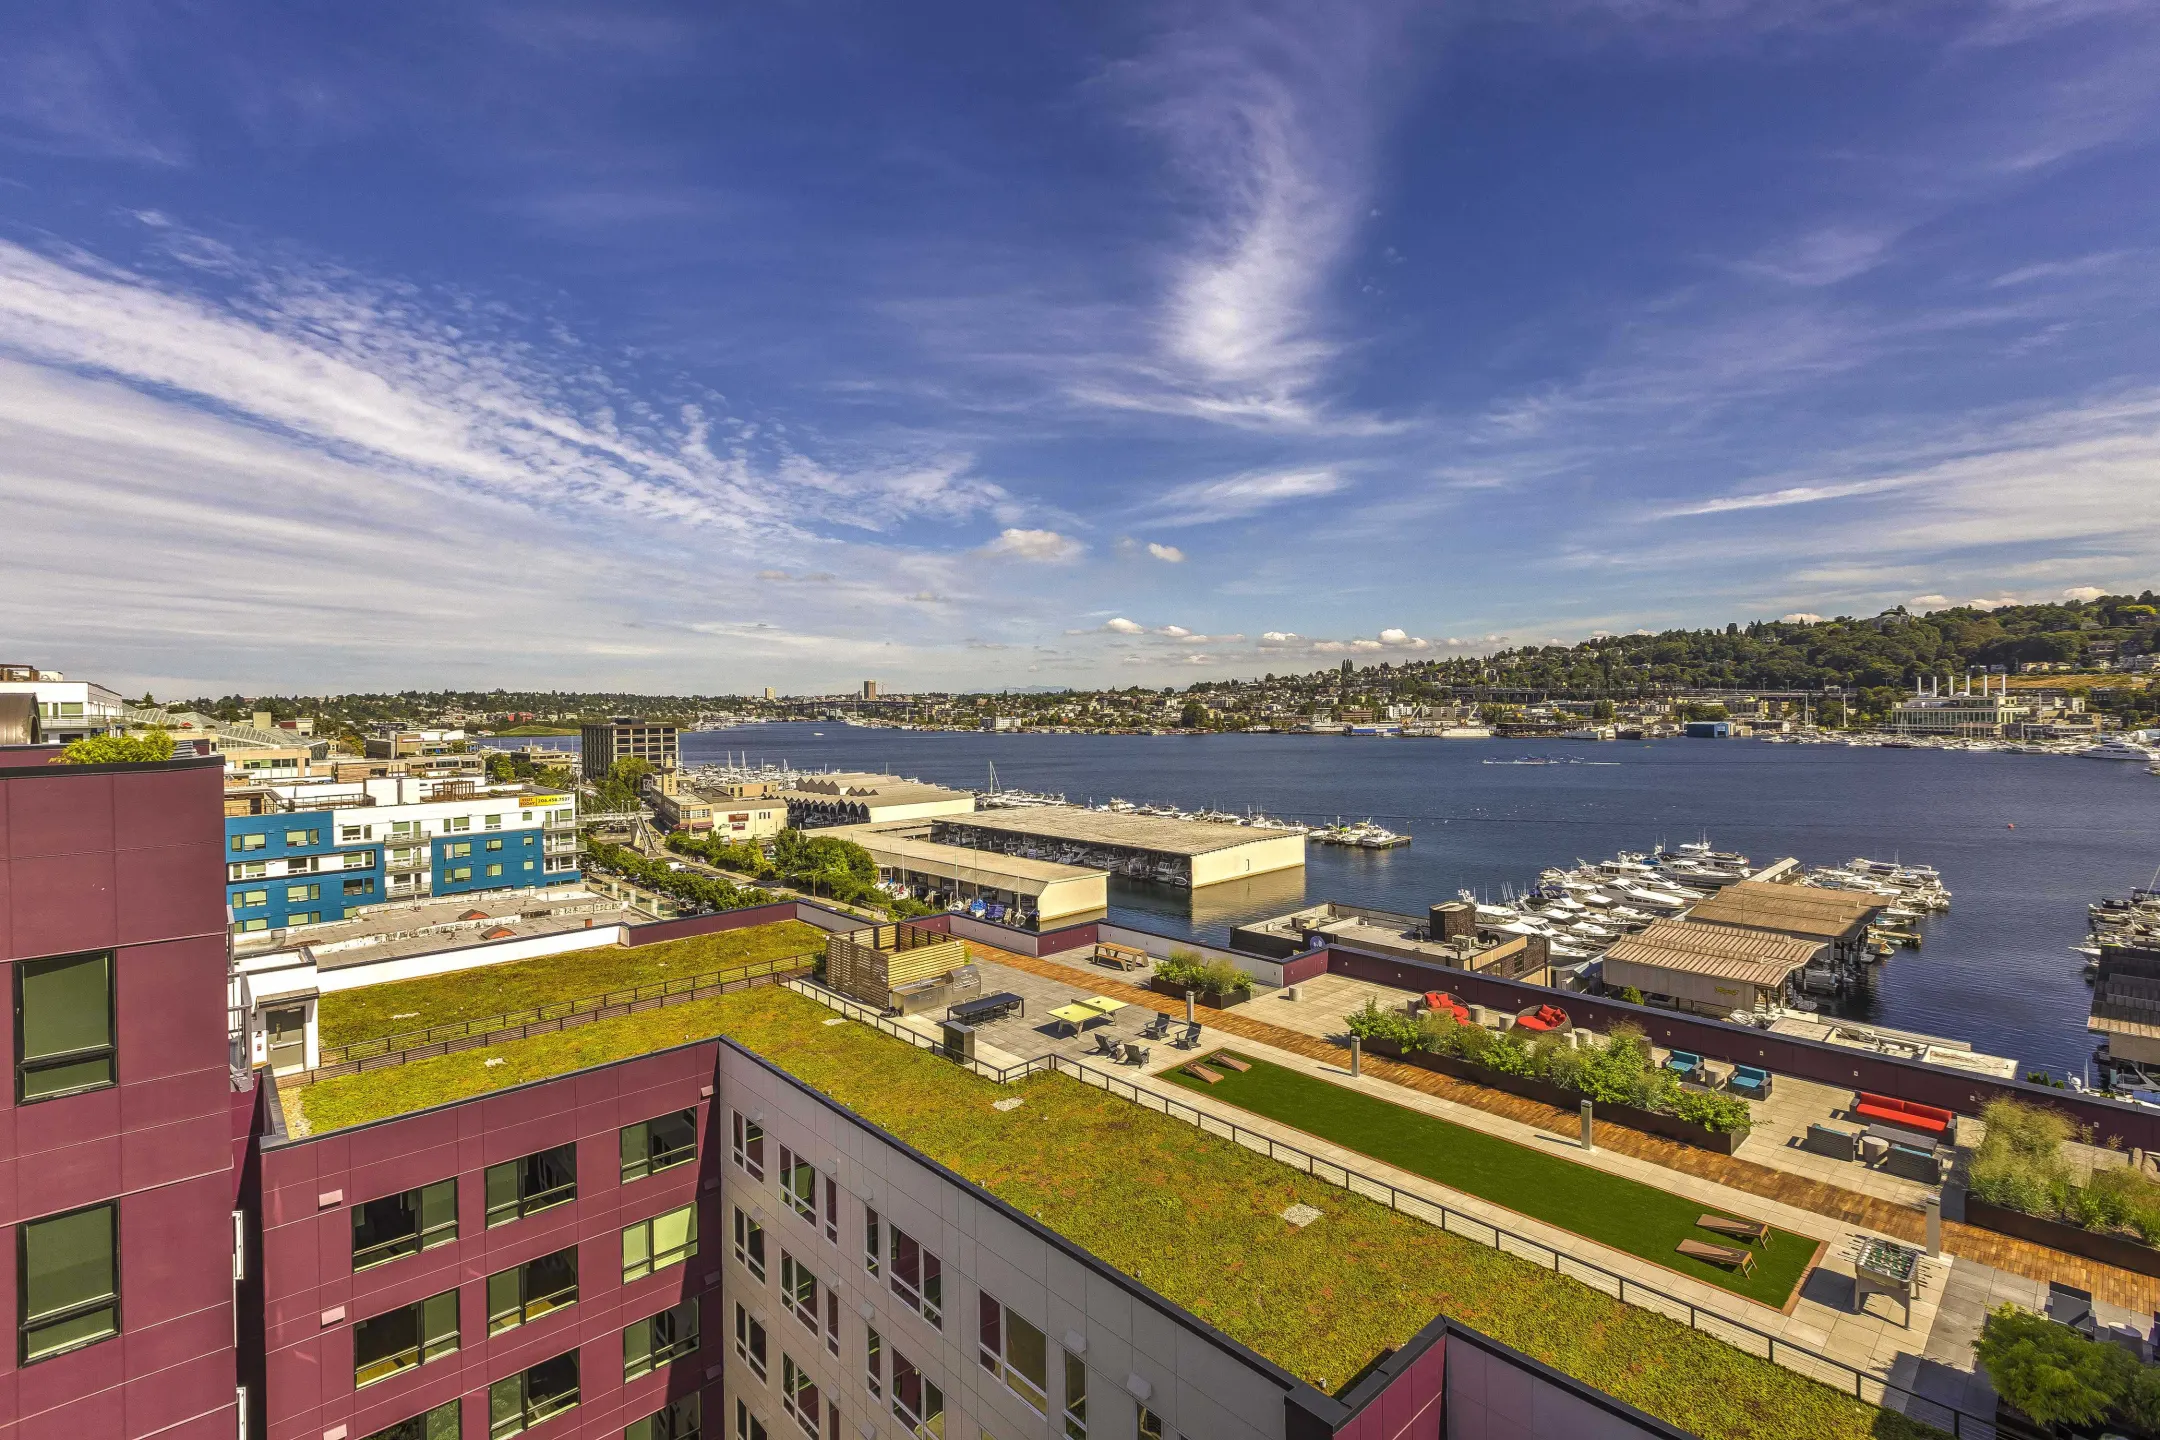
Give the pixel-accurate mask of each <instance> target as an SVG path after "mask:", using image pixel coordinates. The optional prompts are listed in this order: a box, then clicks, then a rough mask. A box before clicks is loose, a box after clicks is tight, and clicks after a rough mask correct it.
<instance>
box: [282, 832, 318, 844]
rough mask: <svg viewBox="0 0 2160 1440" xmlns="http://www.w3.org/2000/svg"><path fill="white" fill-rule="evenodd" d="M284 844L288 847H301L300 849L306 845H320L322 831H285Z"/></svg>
mask: <svg viewBox="0 0 2160 1440" xmlns="http://www.w3.org/2000/svg"><path fill="white" fill-rule="evenodd" d="M285 843H286V845H288V846H301V847H304V846H308V845H320V844H322V831H320V830H287V831H286V832H285Z"/></svg>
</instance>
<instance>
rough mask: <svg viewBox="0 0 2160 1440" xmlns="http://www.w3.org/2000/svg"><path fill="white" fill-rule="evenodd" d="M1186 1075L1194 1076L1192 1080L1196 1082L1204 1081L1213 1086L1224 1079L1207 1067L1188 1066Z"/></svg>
mask: <svg viewBox="0 0 2160 1440" xmlns="http://www.w3.org/2000/svg"><path fill="white" fill-rule="evenodd" d="M1185 1073H1186V1074H1187V1075H1190V1076H1192V1078H1193V1079H1195V1080H1204V1081H1206V1082H1207V1083H1208V1084H1210V1085H1213V1084H1215V1083H1217V1082H1218V1081H1220V1080H1221V1079H1222V1076H1220V1075H1218V1074H1216V1073H1215V1072H1214V1071H1213V1070H1210V1069H1208V1068H1207V1066H1205V1065H1187V1066H1186V1067H1185Z"/></svg>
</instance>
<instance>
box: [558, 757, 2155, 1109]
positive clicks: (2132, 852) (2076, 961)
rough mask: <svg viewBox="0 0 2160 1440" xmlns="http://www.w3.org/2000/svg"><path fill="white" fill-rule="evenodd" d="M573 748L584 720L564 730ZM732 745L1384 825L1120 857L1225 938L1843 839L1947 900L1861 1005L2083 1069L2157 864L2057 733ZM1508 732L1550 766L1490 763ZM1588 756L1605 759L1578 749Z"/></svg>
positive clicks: (2151, 808) (1183, 914)
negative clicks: (1600, 871) (2078, 951)
mask: <svg viewBox="0 0 2160 1440" xmlns="http://www.w3.org/2000/svg"><path fill="white" fill-rule="evenodd" d="M567 743H568V744H569V745H570V746H571V747H573V748H574V747H575V745H576V741H575V740H570V741H568V742H567ZM730 751H733V752H745V751H747V752H748V754H749V756H750V758H751V759H752V760H753V761H761V760H772V761H780V760H783V759H784V760H786V761H788V762H790V763H792V764H793V765H795V766H796V767H797V768H798V769H822V768H825V767H828V766H830V767H833V768H837V769H848V770H883V771H894V772H897V773H900V774H903V775H913V776H917V777H919V778H921V779H924V780H929V781H933V782H936V783H939V784H944V785H952V786H958V787H963V788H971V789H972V788H980V787H982V786H983V785H985V784H986V783H987V782H988V779H989V766H990V764H991V763H992V762H995V763H996V765H997V775H998V780H999V782H1000V783H1001V784H1002V785H1004V786H1005V787H1007V788H1010V789H1027V790H1049V791H1062V792H1064V794H1065V795H1066V796H1067V797H1068V798H1069V799H1072V800H1074V801H1076V802H1085V801H1088V800H1090V799H1093V800H1097V801H1100V800H1107V799H1109V798H1110V797H1111V796H1113V795H1116V796H1122V797H1124V798H1126V799H1129V800H1134V801H1161V802H1168V803H1173V804H1176V805H1178V806H1180V807H1181V808H1185V809H1200V808H1203V807H1209V806H1212V807H1215V808H1218V809H1223V810H1232V811H1243V810H1245V809H1247V808H1248V807H1254V808H1258V809H1261V810H1265V811H1266V812H1268V813H1269V814H1272V815H1282V816H1287V817H1292V818H1296V819H1301V820H1310V821H1331V820H1334V819H1335V818H1337V817H1338V816H1339V817H1341V818H1343V819H1351V820H1362V819H1365V818H1367V817H1370V818H1373V819H1376V820H1378V821H1379V822H1380V823H1381V824H1383V825H1386V826H1387V827H1388V828H1390V829H1392V830H1397V831H1401V832H1405V833H1408V834H1409V835H1411V836H1412V837H1414V840H1413V843H1412V844H1410V845H1408V846H1406V847H1403V848H1401V849H1397V850H1389V851H1373V852H1367V851H1354V850H1342V849H1337V848H1334V847H1331V846H1323V845H1315V846H1312V847H1310V851H1309V855H1308V859H1307V863H1306V866H1305V870H1304V873H1303V874H1302V875H1301V876H1300V875H1298V874H1296V873H1295V872H1293V873H1291V874H1290V875H1287V876H1271V877H1262V878H1260V879H1256V880H1253V881H1244V882H1233V883H1231V884H1227V885H1221V886H1214V887H1210V888H1208V889H1205V890H1202V891H1200V892H1198V894H1197V895H1196V896H1195V895H1188V894H1187V893H1185V892H1183V891H1178V890H1172V889H1164V890H1157V889H1154V888H1152V887H1149V888H1141V887H1137V886H1130V885H1125V884H1121V883H1117V882H1113V884H1112V886H1111V896H1110V900H1111V913H1112V916H1113V918H1116V919H1119V920H1122V921H1125V922H1127V923H1131V924H1134V925H1138V926H1142V927H1145V928H1147V929H1151V930H1157V931H1162V932H1166V933H1169V934H1173V935H1183V936H1191V937H1194V938H1198V939H1207V940H1215V941H1220V940H1222V939H1224V938H1226V936H1227V934H1228V931H1229V929H1230V927H1231V926H1232V925H1234V924H1238V923H1240V922H1242V921H1244V920H1246V919H1249V918H1254V917H1259V916H1266V915H1278V914H1281V913H1283V912H1284V911H1286V910H1291V909H1295V908H1297V907H1298V906H1299V905H1301V904H1304V903H1306V902H1307V901H1318V900H1345V901H1350V902H1354V903H1358V904H1365V905H1371V906H1373V907H1375V908H1379V909H1388V910H1395V911H1400V912H1405V913H1409V914H1422V913H1424V909H1425V907H1426V906H1427V905H1429V904H1432V903H1434V902H1436V901H1441V900H1447V899H1452V898H1454V896H1455V894H1456V892H1457V891H1458V890H1461V889H1465V888H1467V889H1470V890H1473V891H1476V892H1478V893H1480V894H1481V895H1483V896H1487V897H1490V898H1493V899H1498V898H1499V896H1500V892H1501V887H1502V886H1503V885H1514V886H1517V887H1520V886H1521V885H1523V884H1524V883H1525V882H1528V881H1531V880H1534V879H1535V878H1536V876H1537V873H1538V871H1539V870H1541V869H1543V868H1544V867H1545V866H1548V865H1568V864H1572V863H1573V862H1574V861H1575V860H1577V859H1578V858H1580V859H1584V860H1597V859H1603V858H1605V857H1608V856H1610V855H1612V854H1613V853H1614V852H1616V851H1618V850H1623V849H1626V850H1648V849H1651V848H1652V847H1654V846H1655V845H1657V844H1658V843H1660V842H1661V841H1670V842H1674V843H1678V842H1680V841H1685V840H1695V839H1699V838H1702V837H1703V836H1705V835H1707V836H1708V838H1709V839H1710V840H1711V841H1712V842H1713V843H1715V844H1716V845H1717V847H1718V848H1719V849H1722V850H1738V851H1741V852H1743V853H1745V854H1747V855H1748V856H1750V857H1751V858H1752V859H1753V860H1754V861H1755V863H1757V864H1763V863H1766V862H1768V861H1770V860H1773V859H1776V858H1778V857H1780V856H1784V855H1796V856H1798V857H1799V858H1800V860H1801V861H1802V862H1804V863H1806V864H1809V865H1821V864H1839V863H1843V862H1844V861H1846V860H1849V859H1852V858H1853V857H1854V856H1859V855H1865V856H1870V857H1876V858H1882V859H1889V858H1892V857H1899V858H1902V859H1904V860H1906V861H1909V862H1918V863H1922V864H1928V865H1933V866H1935V867H1936V868H1937V869H1939V870H1940V871H1941V872H1942V874H1943V880H1944V883H1945V884H1946V885H1948V886H1949V888H1950V889H1951V891H1952V892H1953V894H1954V895H1955V899H1954V900H1953V902H1952V906H1951V910H1950V913H1949V914H1947V915H1941V916H1936V917H1933V918H1931V919H1930V920H1928V921H1927V922H1926V923H1925V925H1924V930H1925V936H1926V940H1925V944H1924V945H1923V946H1922V948H1921V949H1919V950H1917V951H1912V950H1900V951H1899V952H1898V953H1897V955H1896V956H1895V958H1893V959H1891V960H1889V961H1887V962H1885V963H1884V964H1882V965H1880V966H1877V967H1875V968H1876V971H1877V981H1876V985H1875V989H1874V992H1873V994H1872V995H1871V996H1869V997H1867V998H1866V999H1864V1000H1863V1001H1862V1002H1860V1004H1859V1006H1858V1008H1857V1010H1856V1012H1855V1013H1857V1014H1859V1015H1860V1016H1862V1017H1863V1018H1869V1019H1874V1020H1878V1021H1880V1022H1881V1023H1883V1024H1886V1025H1893V1026H1900V1027H1904V1028H1909V1029H1914V1030H1922V1031H1927V1032H1929V1033H1931V1034H1938V1035H1948V1036H1954V1037H1957V1038H1960V1039H1964V1040H1969V1041H1971V1042H1972V1043H1973V1044H1974V1045H1975V1046H1977V1047H1979V1048H1980V1049H1982V1050H1985V1051H1989V1052H1991V1053H1994V1054H1999V1055H2011V1056H2015V1057H2016V1058H2017V1059H2018V1060H2020V1061H2021V1062H2023V1063H2024V1064H2026V1065H2027V1066H2046V1067H2048V1068H2050V1069H2053V1070H2055V1071H2057V1072H2063V1071H2069V1072H2079V1071H2082V1070H2083V1068H2084V1065H2085V1062H2086V1059H2087V1058H2088V1057H2089V1056H2090V1055H2091V1053H2092V1047H2093V1038H2092V1037H2090V1036H2088V1035H2087V1034H2086V1031H2085V1018H2086V1013H2087V1008H2088V1005H2089V1003H2090V998H2091V990H2090V987H2089V986H2088V985H2087V984H2086V982H2085V979H2084V975H2083V970H2082V963H2083V962H2082V960H2081V958H2080V957H2078V956H2076V955H2074V954H2072V953H2071V951H2070V948H2069V947H2070V946H2071V945H2072V944H2075V943H2077V942H2078V941H2079V940H2080V939H2082V938H2083V936H2084V933H2085V906H2086V905H2087V904H2088V903H2090V902H2091V901H2092V900H2094V899H2096V898H2098V897H2099V896H2101V895H2106V894H2121V893H2123V892H2125V891H2127V890H2128V889H2129V888H2130V887H2131V886H2133V885H2143V884H2145V883H2147V882H2148V881H2149V880H2150V879H2151V878H2152V875H2153V872H2154V868H2155V866H2160V779H2156V778H2154V777H2153V776H2151V775H2148V774H2146V773H2145V767H2144V766H2142V765H2134V764H2126V763H2121V762H2103V761H2095V760H2080V759H2070V758H2061V757H2055V756H2038V755H1998V754H1961V753H1954V752H1942V751H1933V750H1883V749H1848V748H1846V747H1844V746H1829V745H1769V744H1764V743H1762V742H1760V741H1752V740H1659V741H1651V742H1647V743H1643V742H1611V743H1603V744H1590V743H1584V742H1579V741H1578V742H1569V741H1553V742H1525V741H1520V740H1383V739H1365V738H1356V739H1352V738H1346V737H1342V736H1333V735H1310V736H1304V735H1201V736H1181V735H1179V736H1173V735H1162V736H1148V735H1115V736H1092V735H992V734H954V733H936V732H924V731H906V730H872V729H856V728H852V727H848V726H843V725H838V724H824V725H813V724H788V725H755V726H747V727H744V728H742V729H739V730H732V731H723V732H707V733H702V734H689V735H685V736H684V737H683V758H684V760H685V762H687V763H700V762H705V761H717V760H719V759H720V758H721V756H722V754H723V753H724V752H730ZM1524 755H1542V756H1550V757H1552V758H1554V759H1558V760H1562V761H1570V762H1575V763H1563V764H1557V765H1546V766H1519V765H1489V764H1485V763H1483V762H1485V761H1488V760H1507V759H1514V758H1517V757H1520V756H1524ZM1590 761H1597V762H1601V763H1597V764H1591V763H1587V762H1590Z"/></svg>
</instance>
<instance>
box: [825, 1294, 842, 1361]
mask: <svg viewBox="0 0 2160 1440" xmlns="http://www.w3.org/2000/svg"><path fill="white" fill-rule="evenodd" d="M825 1349H826V1352H827V1353H828V1354H831V1355H834V1356H837V1355H839V1353H840V1292H839V1291H837V1290H835V1289H833V1288H832V1286H830V1285H828V1286H826V1287H825Z"/></svg>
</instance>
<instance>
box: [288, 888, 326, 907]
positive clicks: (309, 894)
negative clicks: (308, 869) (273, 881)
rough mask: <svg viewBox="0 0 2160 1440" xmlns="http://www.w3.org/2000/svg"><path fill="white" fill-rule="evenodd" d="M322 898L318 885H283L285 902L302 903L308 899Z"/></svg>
mask: <svg viewBox="0 0 2160 1440" xmlns="http://www.w3.org/2000/svg"><path fill="white" fill-rule="evenodd" d="M320 899H322V886H320V885H288V886H286V887H285V903H286V904H288V905H295V904H299V905H304V904H306V903H307V902H308V901H310V900H320Z"/></svg>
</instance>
